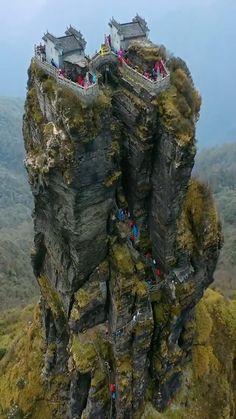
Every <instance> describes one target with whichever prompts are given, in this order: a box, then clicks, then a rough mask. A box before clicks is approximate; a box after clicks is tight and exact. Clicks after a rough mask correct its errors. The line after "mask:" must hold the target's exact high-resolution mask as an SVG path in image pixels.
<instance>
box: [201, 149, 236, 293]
mask: <svg viewBox="0 0 236 419" xmlns="http://www.w3.org/2000/svg"><path fill="white" fill-rule="evenodd" d="M195 173H196V174H197V175H198V176H199V177H200V178H201V179H203V180H204V181H207V182H208V183H209V185H210V187H211V188H212V190H213V192H214V194H215V198H216V202H217V205H218V208H219V212H220V215H221V220H222V223H223V232H224V239H225V240H224V246H223V249H222V250H221V255H220V259H219V262H218V267H217V271H216V273H215V278H216V279H215V282H214V284H213V285H214V286H216V287H217V288H218V289H220V290H221V291H223V292H224V294H225V295H232V294H235V290H236V275H235V266H236V143H231V144H225V145H224V146H221V147H214V148H212V149H208V150H204V151H202V152H201V153H200V154H199V155H198V157H197V160H196V166H195Z"/></svg>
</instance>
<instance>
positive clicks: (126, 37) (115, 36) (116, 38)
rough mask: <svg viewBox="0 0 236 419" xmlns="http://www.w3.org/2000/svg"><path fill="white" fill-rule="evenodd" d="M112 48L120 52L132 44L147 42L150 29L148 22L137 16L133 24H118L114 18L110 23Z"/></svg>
mask: <svg viewBox="0 0 236 419" xmlns="http://www.w3.org/2000/svg"><path fill="white" fill-rule="evenodd" d="M109 26H110V32H111V33H110V36H111V47H112V48H113V49H114V50H116V51H118V50H120V48H123V49H124V50H126V49H128V46H129V44H130V42H132V41H139V40H145V39H147V37H148V33H149V28H148V26H147V23H146V21H145V20H144V19H143V18H141V17H140V16H139V15H136V16H135V17H134V18H133V20H132V22H128V23H118V22H117V21H116V20H115V19H114V18H112V19H111V21H110V22H109Z"/></svg>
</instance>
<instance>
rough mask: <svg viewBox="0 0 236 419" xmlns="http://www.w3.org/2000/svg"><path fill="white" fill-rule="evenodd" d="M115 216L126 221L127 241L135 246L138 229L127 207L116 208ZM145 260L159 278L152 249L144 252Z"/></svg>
mask: <svg viewBox="0 0 236 419" xmlns="http://www.w3.org/2000/svg"><path fill="white" fill-rule="evenodd" d="M116 218H117V220H118V221H122V222H125V221H128V222H129V226H130V233H129V235H128V237H127V239H128V241H129V242H130V243H131V244H132V246H134V247H135V245H136V244H138V242H139V237H140V231H139V228H138V225H137V223H136V221H135V220H134V219H132V218H131V215H130V212H129V209H128V208H125V209H123V208H118V209H117V211H116ZM145 259H146V262H147V263H148V264H149V265H150V266H151V267H152V269H153V272H154V274H155V277H156V278H159V279H161V277H162V273H161V269H160V267H159V266H158V264H157V261H156V260H155V259H154V258H153V256H152V251H151V250H148V251H147V252H146V254H145Z"/></svg>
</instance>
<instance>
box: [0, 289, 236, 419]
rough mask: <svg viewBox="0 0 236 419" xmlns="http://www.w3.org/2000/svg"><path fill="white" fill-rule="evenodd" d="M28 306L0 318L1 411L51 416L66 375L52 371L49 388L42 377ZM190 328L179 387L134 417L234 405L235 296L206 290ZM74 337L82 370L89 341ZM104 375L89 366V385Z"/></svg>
mask: <svg viewBox="0 0 236 419" xmlns="http://www.w3.org/2000/svg"><path fill="white" fill-rule="evenodd" d="M32 310H33V308H32V307H29V308H27V309H26V310H24V311H23V312H22V314H21V315H19V314H18V313H16V312H12V313H6V314H4V315H2V316H1V318H0V324H1V326H2V327H4V331H2V333H1V335H0V353H1V354H2V359H1V361H0V372H1V374H0V394H1V398H0V407H1V409H2V417H3V418H6V419H7V418H8V417H10V416H9V412H13V411H15V412H16V413H15V416H11V417H13V418H16V417H17V418H22V419H23V418H24V417H26V415H29V414H30V415H31V416H30V417H32V418H34V419H40V418H41V417H42V418H45V419H47V418H48V419H51V417H52V416H50V415H52V411H54V412H58V411H59V410H58V409H59V404H60V403H59V401H58V399H57V393H56V388H57V387H58V386H60V385H62V386H63V385H66V376H65V377H64V378H63V377H60V376H58V377H57V380H56V382H55V383H53V385H52V387H51V390H49V389H48V388H47V386H46V384H45V383H43V379H42V375H41V370H42V367H43V355H44V351H45V346H44V343H43V337H42V329H41V327H42V326H41V320H40V316H39V312H38V309H36V312H35V314H34V316H33V319H32ZM195 328H196V332H195V340H194V345H193V360H192V362H191V363H190V364H189V365H188V367H187V368H186V369H185V370H184V371H183V379H182V387H181V390H180V391H179V393H178V394H177V396H176V397H175V398H174V400H172V403H171V406H170V407H169V408H168V409H167V410H166V411H165V412H164V413H158V412H157V411H156V410H155V409H154V408H153V406H152V404H151V403H150V402H148V403H146V404H145V406H144V412H143V413H141V412H140V414H139V415H138V416H136V417H137V419H139V418H140V417H142V419H151V418H153V419H165V418H166V419H173V418H175V419H201V418H206V419H213V418H214V419H221V418H223V417H224V418H229V419H230V418H232V417H233V412H235V406H236V393H235V377H236V365H235V359H236V300H232V301H228V300H226V299H225V298H224V297H223V296H222V295H220V294H219V293H217V292H215V291H213V290H208V291H207V292H206V294H205V296H204V298H203V299H202V300H201V301H200V303H199V304H198V306H197V310H196V324H195ZM74 339H75V340H74V343H73V345H72V347H73V354H74V355H75V361H76V359H77V360H78V362H79V365H80V367H81V368H82V369H83V372H85V371H88V370H90V369H91V366H92V365H93V364H94V362H95V363H96V362H97V361H96V359H97V354H96V351H95V350H94V346H93V345H92V344H89V342H88V341H87V342H86V341H85V343H80V344H79V346H78V344H77V338H76V337H75V338H74ZM83 339H84V338H83ZM86 345H87V346H86ZM97 348H99V346H98V345H97ZM81 351H82V352H81ZM104 354H105V352H104ZM91 362H92V364H91ZM130 362H131V361H130V360H128V359H123V360H121V361H120V363H119V365H117V368H118V369H119V371H120V374H123V372H127V369H129V368H130ZM90 364H91V365H90ZM125 376H126V374H125ZM104 380H105V377H104V374H103V372H102V371H101V370H99V369H98V370H95V373H94V376H93V381H92V384H93V386H94V387H95V388H100V387H101V386H100V384H101V382H102V384H103V383H104ZM99 383H100V384H99ZM124 385H126V383H125V382H124ZM99 386H100V387H99ZM105 386H106V385H105ZM58 388H59V387H58ZM102 388H103V386H102ZM99 394H100V393H98V399H99V397H100V396H99ZM104 397H105V395H104ZM106 397H108V395H107V394H106ZM3 412H5V413H3ZM7 415H8V416H7ZM17 415H18V416H17ZM27 417H28V416H27Z"/></svg>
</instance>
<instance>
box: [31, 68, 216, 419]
mask: <svg viewBox="0 0 236 419" xmlns="http://www.w3.org/2000/svg"><path fill="white" fill-rule="evenodd" d="M145 65H146V64H145ZM119 74H120V75H119ZM49 80H50V79H49ZM116 80H117V83H118V85H117V84H116V86H115V87H114V86H113V85H111V86H110V90H109V91H108V90H107V89H104V97H100V98H98V99H97V102H95V103H94V104H92V105H91V104H90V105H83V106H82V105H81V103H79V101H78V98H75V97H74V96H73V92H70V91H64V90H63V89H62V88H58V87H57V86H56V85H54V84H53V83H52V86H51V85H50V86H51V89H52V91H51V90H50V91H49V90H48V84H47V85H45V79H44V77H42V75H40V74H39V73H38V72H37V71H36V70H35V69H31V73H30V79H29V94H28V98H27V101H26V113H25V117H24V137H25V145H26V152H27V154H26V167H27V170H28V174H29V180H30V184H31V188H32V193H33V195H34V199H35V211H34V226H35V251H34V253H33V254H32V262H33V267H34V272H35V275H36V277H37V279H38V282H39V285H40V287H41V292H42V311H43V315H44V326H45V336H46V343H47V352H46V356H45V375H46V376H51V377H52V378H53V377H55V376H56V374H57V373H58V371H59V372H62V371H63V373H64V374H65V375H66V376H67V377H68V379H69V382H70V389H68V391H67V394H66V398H67V400H68V403H67V417H68V418H73V419H75V418H80V417H82V418H101V419H104V418H108V417H117V418H119V419H123V418H127V419H128V418H133V417H134V415H136V416H137V417H139V414H140V412H141V411H142V405H143V403H144V397H145V394H146V397H149V399H150V398H151V399H152V401H153V403H154V405H155V406H156V407H157V408H158V409H163V408H164V407H165V406H166V405H167V403H168V401H169V400H170V398H171V397H172V395H173V394H174V393H175V391H176V389H177V387H178V385H179V378H180V374H181V366H182V365H183V364H184V362H185V361H186V359H187V358H188V357H189V352H190V349H191V343H192V335H191V331H190V330H187V326H186V324H187V321H188V320H189V319H190V317H192V316H193V313H194V306H195V305H196V303H197V302H198V301H199V299H200V298H201V296H202V294H203V291H204V289H205V288H206V287H207V286H208V285H209V284H210V282H211V281H212V279H213V272H214V268H215V265H216V261H217V256H218V253H219V248H220V244H221V243H220V228H219V224H217V220H216V219H217V216H216V213H215V210H214V208H213V204H212V203H211V202H210V200H206V201H205V202H206V203H205V205H203V206H202V209H200V212H201V211H202V213H201V214H202V215H200V216H199V215H198V214H197V215H196V212H197V211H196V210H194V209H193V206H191V205H192V204H191V199H192V198H191V196H189V195H191V188H190V187H189V186H188V185H189V180H190V175H191V170H192V166H193V162H194V155H195V141H194V132H193V133H192V135H190V136H188V141H185V142H183V141H180V138H178V136H177V134H176V133H174V131H173V130H172V129H171V128H169V129H168V127H167V126H166V124H164V123H163V120H162V114H161V110H160V105H159V104H158V102H157V101H156V100H152V99H154V98H152V97H150V96H148V97H147V95H145V94H143V93H142V89H140V91H139V92H138V91H137V89H135V88H134V87H133V86H132V81H129V82H127V81H125V80H123V79H122V73H117V74H116ZM50 83H51V82H50ZM46 87H47V89H46ZM192 93H193V92H192ZM111 97H112V102H111ZM168 100H169V99H168ZM168 103H169V102H168ZM171 106H172V103H171ZM191 118H192V116H191ZM189 119H190V116H189ZM191 124H193V120H191ZM185 125H186V124H185ZM191 127H192V125H191ZM184 138H187V137H186V136H185V137H184ZM189 191H190V192H189ZM199 193H200V192H199ZM201 193H202V192H201ZM187 195H188V196H187ZM193 201H195V198H193ZM186 202H187V204H186ZM118 207H123V208H124V209H125V208H127V207H128V208H129V212H130V219H128V218H127V217H126V219H125V220H124V221H118V220H117V219H116V217H115V214H116V210H117V208H118ZM196 217H197V218H196ZM195 218H196V220H195ZM203 218H204V220H205V221H204V223H205V231H206V232H207V234H206V235H207V237H208V239H207V240H205V241H204V240H201V239H200V238H199V236H198V232H197V231H196V228H195V227H196V225H197V224H198V222H199V220H200V222H201V220H202V219H203ZM131 219H133V220H135V221H136V223H137V225H138V227H139V231H140V237H139V240H138V242H137V243H136V244H135V246H134V247H133V246H132V244H131V242H130V240H129V236H130V220H131ZM204 223H203V224H204ZM212 226H213V227H214V228H213V227H212ZM211 228H212V232H211ZM188 230H189V232H188ZM186 232H187V233H186ZM185 233H186V234H185ZM188 233H189V234H188ZM201 234H202V233H201ZM190 239H191V240H190ZM189 242H190V245H189ZM150 250H151V251H152V255H153V257H154V258H155V260H156V266H155V265H154V264H153V263H152V262H151V261H149V262H148V260H147V259H145V254H146V252H147V251H150ZM156 267H158V268H159V269H160V271H161V276H160V277H159V276H157V275H156V273H155V269H156ZM183 272H184V273H183ZM148 281H149V285H148ZM150 282H151V283H152V284H153V285H154V288H155V289H151V288H150ZM110 384H116V389H117V391H116V400H115V401H112V399H111V394H110V392H109V385H110ZM55 417H58V418H59V415H57V413H56V412H55Z"/></svg>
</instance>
